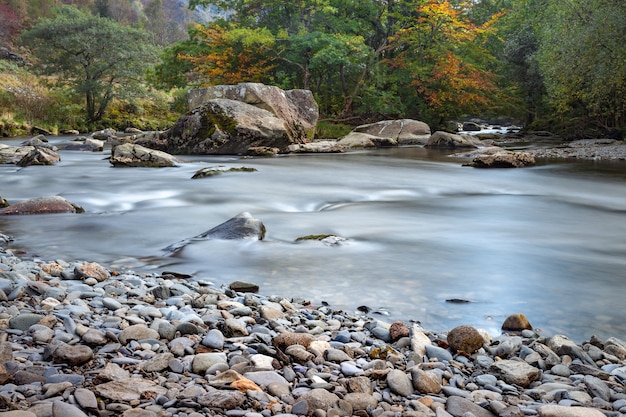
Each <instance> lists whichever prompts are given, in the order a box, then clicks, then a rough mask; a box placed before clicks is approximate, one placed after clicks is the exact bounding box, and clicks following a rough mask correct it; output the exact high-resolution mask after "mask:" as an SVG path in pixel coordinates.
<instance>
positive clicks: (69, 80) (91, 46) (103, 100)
mask: <svg viewBox="0 0 626 417" xmlns="http://www.w3.org/2000/svg"><path fill="white" fill-rule="evenodd" d="M22 39H23V41H24V42H25V43H26V44H27V45H29V46H30V47H31V48H32V49H33V50H34V52H35V54H36V56H37V57H38V59H39V60H40V62H41V64H42V65H41V69H42V70H43V71H44V72H45V73H48V74H50V75H54V76H56V79H57V81H58V83H59V84H69V85H71V86H73V88H74V90H75V91H76V92H77V93H78V94H81V95H83V96H84V98H85V113H86V117H87V121H89V122H95V121H98V120H100V119H102V117H103V115H104V114H105V111H106V109H107V107H108V105H109V104H110V103H111V100H113V98H114V97H119V96H122V95H124V94H127V93H129V92H130V91H132V89H133V88H134V87H136V86H138V85H139V83H140V82H141V80H142V76H143V73H144V69H145V67H146V65H149V64H151V63H154V62H156V59H157V56H156V50H155V48H154V46H153V45H152V44H151V41H150V39H151V37H150V35H149V34H147V33H146V32H145V31H141V30H138V29H134V28H131V27H127V26H122V25H120V24H119V23H117V22H115V21H113V20H111V19H108V18H103V17H99V16H92V15H90V14H88V13H87V12H83V11H81V10H78V9H76V8H75V7H72V6H63V7H61V8H59V9H58V11H57V15H56V17H54V18H48V19H43V20H41V21H40V22H39V23H38V24H37V25H36V26H34V27H33V28H32V29H30V30H29V31H27V32H26V33H24V34H23V37H22Z"/></svg>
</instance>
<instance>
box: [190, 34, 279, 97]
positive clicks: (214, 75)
mask: <svg viewBox="0 0 626 417" xmlns="http://www.w3.org/2000/svg"><path fill="white" fill-rule="evenodd" d="M195 30H196V34H197V35H196V36H197V37H198V38H199V39H200V40H201V42H202V43H203V44H205V45H206V46H207V47H208V52H207V53H205V54H201V55H184V54H181V55H179V56H178V57H179V58H180V59H183V60H187V61H189V62H191V63H192V64H193V67H194V71H195V72H197V73H198V74H200V75H202V76H204V77H205V78H206V82H205V83H204V84H205V85H214V84H237V83H239V82H244V81H248V82H263V81H264V80H265V79H266V77H267V74H268V72H269V71H270V70H271V68H272V67H273V64H272V63H271V60H272V58H271V56H269V54H268V48H269V47H271V46H272V45H273V44H274V41H275V39H274V37H273V36H272V34H271V33H270V32H269V31H268V30H267V29H247V28H238V27H236V26H227V27H225V26H219V25H207V26H203V25H196V27H195Z"/></svg>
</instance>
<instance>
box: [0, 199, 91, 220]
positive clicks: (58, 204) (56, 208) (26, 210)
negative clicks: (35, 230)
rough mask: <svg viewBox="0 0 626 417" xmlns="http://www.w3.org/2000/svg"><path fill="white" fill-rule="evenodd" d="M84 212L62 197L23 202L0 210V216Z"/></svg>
mask: <svg viewBox="0 0 626 417" xmlns="http://www.w3.org/2000/svg"><path fill="white" fill-rule="evenodd" d="M84 211H85V210H84V209H83V208H82V207H80V206H78V205H76V204H74V203H71V202H69V201H68V200H66V199H64V198H63V197H59V196H54V197H42V198H35V199H33V200H27V201H23V202H21V203H16V204H13V205H11V206H9V207H5V208H3V209H0V215H10V214H54V213H82V212H84Z"/></svg>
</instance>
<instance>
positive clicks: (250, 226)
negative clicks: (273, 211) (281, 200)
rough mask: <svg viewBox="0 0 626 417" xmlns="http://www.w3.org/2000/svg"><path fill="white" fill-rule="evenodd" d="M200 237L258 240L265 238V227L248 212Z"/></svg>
mask: <svg viewBox="0 0 626 417" xmlns="http://www.w3.org/2000/svg"><path fill="white" fill-rule="evenodd" d="M198 237H201V238H205V237H207V238H210V239H258V240H263V238H264V237H265V225H264V224H263V222H262V221H261V220H259V219H255V218H254V217H252V215H251V214H250V213H248V212H246V211H244V212H243V213H239V214H238V215H236V216H235V217H233V218H232V219H230V220H228V221H226V222H224V223H222V224H220V225H218V226H215V227H214V228H213V229H211V230H209V231H207V232H204V233H202V234H201V235H199V236H198Z"/></svg>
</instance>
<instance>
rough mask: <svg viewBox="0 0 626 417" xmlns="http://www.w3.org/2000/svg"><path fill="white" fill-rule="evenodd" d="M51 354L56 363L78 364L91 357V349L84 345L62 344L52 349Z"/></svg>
mask: <svg viewBox="0 0 626 417" xmlns="http://www.w3.org/2000/svg"><path fill="white" fill-rule="evenodd" d="M52 356H53V359H54V361H55V362H56V363H66V364H68V365H71V366H79V365H83V364H85V363H87V362H89V361H90V360H92V359H93V351H92V350H91V348H90V347H89V346H85V345H67V344H62V345H59V346H58V347H57V348H56V349H55V350H54V353H53V355H52Z"/></svg>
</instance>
